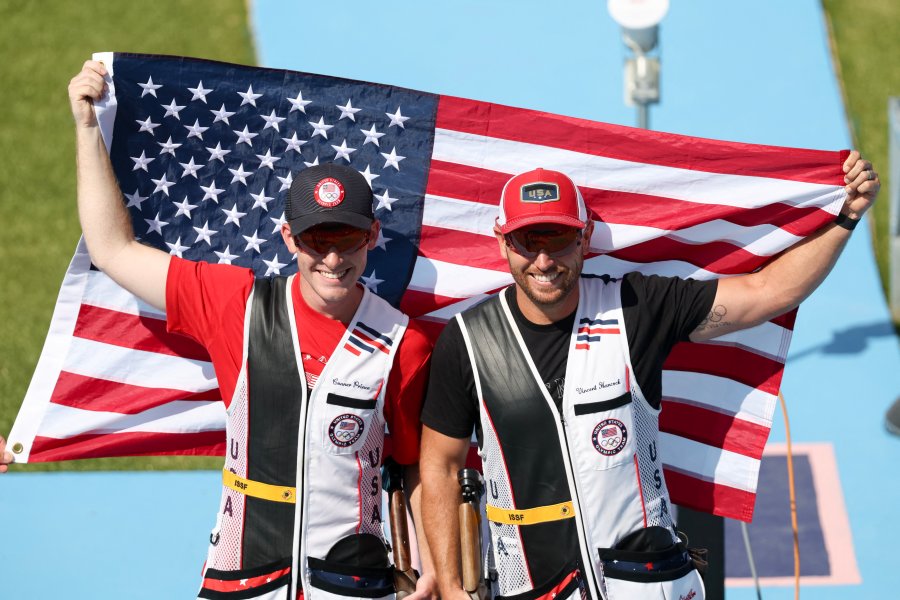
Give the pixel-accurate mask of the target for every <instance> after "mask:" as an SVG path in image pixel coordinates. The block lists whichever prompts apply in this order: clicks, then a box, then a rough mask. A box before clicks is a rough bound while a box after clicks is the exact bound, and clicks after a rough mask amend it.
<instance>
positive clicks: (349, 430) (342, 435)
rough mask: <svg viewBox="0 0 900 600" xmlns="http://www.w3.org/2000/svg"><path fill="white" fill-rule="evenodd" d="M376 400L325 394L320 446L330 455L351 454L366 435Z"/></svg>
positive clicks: (361, 443) (358, 447)
mask: <svg viewBox="0 0 900 600" xmlns="http://www.w3.org/2000/svg"><path fill="white" fill-rule="evenodd" d="M376 404H377V400H376V399H374V398H353V397H351V396H343V395H340V394H335V393H329V394H328V396H327V398H326V401H325V406H324V407H323V409H322V410H323V413H324V415H325V419H324V422H323V425H324V431H323V436H322V446H323V447H324V448H325V451H326V452H329V453H331V454H352V453H353V452H355V451H357V450H359V449H360V448H361V447H362V445H363V442H364V441H365V439H366V436H367V435H368V431H367V430H368V429H369V427H370V425H371V424H372V416H373V415H374V414H375V406H376Z"/></svg>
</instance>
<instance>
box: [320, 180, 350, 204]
mask: <svg viewBox="0 0 900 600" xmlns="http://www.w3.org/2000/svg"><path fill="white" fill-rule="evenodd" d="M313 198H315V199H316V203H317V204H319V206H324V207H325V208H331V207H332V206H337V205H338V204H340V203H341V202H343V201H344V186H343V184H342V183H341V182H340V181H338V180H337V179H335V178H334V177H326V178H325V179H322V180H320V181H319V183H317V184H316V188H315V189H314V190H313Z"/></svg>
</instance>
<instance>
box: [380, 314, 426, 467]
mask: <svg viewBox="0 0 900 600" xmlns="http://www.w3.org/2000/svg"><path fill="white" fill-rule="evenodd" d="M431 348H432V345H431V341H430V340H429V338H428V336H427V335H426V334H425V332H424V331H423V330H422V329H421V328H420V326H419V325H418V324H417V323H416V322H415V321H412V320H410V322H409V326H408V327H407V328H406V333H405V334H404V335H403V338H402V339H401V340H400V346H399V347H398V348H397V356H396V357H395V358H394V365H393V367H391V375H390V377H389V378H388V387H387V392H386V397H385V405H384V416H385V419H386V420H387V424H388V429H389V430H390V433H391V447H390V453H391V455H392V456H393V458H394V460H396V461H397V462H398V463H400V464H401V465H410V464H414V463H416V462H418V461H419V439H420V437H421V433H422V424H421V423H420V421H419V415H420V413H421V412H422V401H423V399H424V398H425V389H426V388H427V387H428V371H429V367H430V364H431Z"/></svg>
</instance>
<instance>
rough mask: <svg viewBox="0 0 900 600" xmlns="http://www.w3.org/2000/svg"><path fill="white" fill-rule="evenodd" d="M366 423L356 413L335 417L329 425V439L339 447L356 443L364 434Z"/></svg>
mask: <svg viewBox="0 0 900 600" xmlns="http://www.w3.org/2000/svg"><path fill="white" fill-rule="evenodd" d="M363 429H365V424H364V423H363V420H362V419H361V418H359V417H358V416H356V415H353V414H350V413H346V414H343V415H340V416H338V417H335V418H334V420H333V421H331V425H329V426H328V439H330V440H331V443H332V444H334V445H335V446H338V447H339V448H346V447H347V446H352V445H353V444H355V443H356V440H358V439H359V438H360V436H362V432H363Z"/></svg>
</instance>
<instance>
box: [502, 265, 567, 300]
mask: <svg viewBox="0 0 900 600" xmlns="http://www.w3.org/2000/svg"><path fill="white" fill-rule="evenodd" d="M512 276H513V281H515V282H516V285H518V286H519V288H521V289H522V291H523V292H525V296H526V297H527V298H528V299H529V300H531V301H532V302H533V303H534V304H535V305H537V306H541V307H552V306H556V305H558V304H560V303H562V302H564V301H565V300H566V298H568V297H569V295H570V294H571V293H572V291H573V290H574V289H575V286H577V285H578V273H577V272H576V271H573V270H571V269H564V270H563V271H562V272H561V273H560V275H559V276H560V277H561V278H562V285H561V286H560V287H558V288H556V289H554V290H553V291H552V293H550V294H546V293H541V292H539V291H537V290H536V289H535V288H534V287H533V285H534V280H533V279H532V278H531V277H529V276H528V274H527V273H525V272H524V271H514V272H513V273H512Z"/></svg>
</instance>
